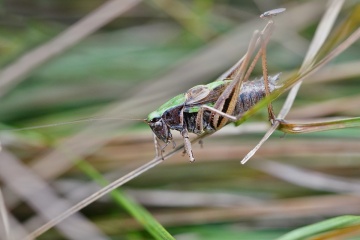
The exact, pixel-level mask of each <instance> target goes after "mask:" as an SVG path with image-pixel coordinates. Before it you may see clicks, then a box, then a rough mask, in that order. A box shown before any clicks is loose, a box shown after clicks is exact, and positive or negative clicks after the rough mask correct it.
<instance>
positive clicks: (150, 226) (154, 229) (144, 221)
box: [77, 161, 175, 240]
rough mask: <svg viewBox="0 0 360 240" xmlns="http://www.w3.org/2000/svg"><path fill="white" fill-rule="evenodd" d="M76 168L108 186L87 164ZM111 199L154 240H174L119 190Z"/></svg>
mask: <svg viewBox="0 0 360 240" xmlns="http://www.w3.org/2000/svg"><path fill="white" fill-rule="evenodd" d="M77 167H78V168H79V169H80V170H82V171H83V172H84V173H85V174H87V175H88V176H89V177H90V178H91V179H93V180H94V181H96V182H97V183H98V184H100V185H101V186H106V185H108V184H109V183H108V181H106V180H105V179H104V178H103V176H102V175H101V174H100V173H99V172H98V171H97V170H96V169H95V168H93V167H92V166H91V165H90V164H89V163H87V162H85V161H78V162H77ZM111 197H112V198H113V199H114V200H115V202H116V203H117V204H119V205H120V206H121V207H123V208H124V209H126V210H127V211H128V212H129V213H130V214H131V215H132V216H133V217H134V218H135V219H136V220H137V221H138V222H139V223H140V224H141V225H142V226H143V227H144V228H145V229H146V230H147V231H148V232H149V233H150V234H151V235H152V236H153V237H154V239H159V240H160V239H161V240H164V239H175V238H174V237H173V236H171V234H170V233H169V232H168V231H166V229H165V228H164V227H163V226H162V225H161V224H160V223H159V222H158V221H157V220H156V219H155V218H154V217H153V216H152V215H151V214H150V213H149V212H148V211H147V210H146V209H145V208H143V207H142V206H140V205H139V204H137V203H136V202H135V201H134V200H133V199H131V198H130V197H128V196H127V195H126V194H125V193H124V192H122V191H121V190H120V189H116V190H114V191H112V192H111Z"/></svg>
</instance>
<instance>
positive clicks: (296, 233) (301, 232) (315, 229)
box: [277, 216, 360, 240]
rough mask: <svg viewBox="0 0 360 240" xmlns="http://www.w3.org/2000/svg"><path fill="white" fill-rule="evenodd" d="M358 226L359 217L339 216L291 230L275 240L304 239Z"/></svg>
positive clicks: (359, 222)
mask: <svg viewBox="0 0 360 240" xmlns="http://www.w3.org/2000/svg"><path fill="white" fill-rule="evenodd" d="M356 224H360V216H340V217H335V218H331V219H328V220H325V221H322V222H318V223H315V224H311V225H308V226H305V227H301V228H298V229H296V230H293V231H291V232H289V233H287V234H285V235H283V236H281V237H280V238H278V239H277V240H297V239H306V238H308V237H311V236H314V235H316V234H319V233H324V232H327V231H331V230H336V229H340V228H345V227H350V226H352V225H356Z"/></svg>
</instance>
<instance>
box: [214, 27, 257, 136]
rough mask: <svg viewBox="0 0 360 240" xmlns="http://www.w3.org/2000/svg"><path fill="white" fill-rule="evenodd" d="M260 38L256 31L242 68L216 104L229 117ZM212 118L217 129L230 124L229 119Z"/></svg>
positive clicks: (217, 115)
mask: <svg viewBox="0 0 360 240" xmlns="http://www.w3.org/2000/svg"><path fill="white" fill-rule="evenodd" d="M258 38H259V31H255V32H254V34H253V37H252V39H251V41H250V44H249V46H248V49H247V51H246V53H245V58H244V61H243V62H242V64H241V66H240V68H239V69H237V70H236V72H235V77H234V79H233V81H232V82H231V83H230V85H229V86H227V87H226V89H225V90H224V91H223V93H222V94H221V95H220V97H219V98H218V99H217V101H216V102H215V104H214V108H215V109H217V110H220V111H221V112H223V113H226V114H229V115H231V114H233V112H234V109H235V106H236V102H237V99H238V96H239V93H240V90H241V86H242V82H243V80H244V76H245V70H246V68H247V66H248V64H249V62H250V58H251V55H252V54H253V52H254V51H255V48H256V42H257V41H258ZM210 118H211V119H210V121H212V125H213V126H214V127H215V129H220V128H222V127H223V126H225V125H226V123H227V122H228V119H227V118H223V117H221V116H220V115H219V114H215V113H212V114H211V116H210Z"/></svg>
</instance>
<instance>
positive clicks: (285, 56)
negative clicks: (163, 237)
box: [0, 0, 360, 240]
mask: <svg viewBox="0 0 360 240" xmlns="http://www.w3.org/2000/svg"><path fill="white" fill-rule="evenodd" d="M103 3H104V1H99V0H78V1H60V0H56V1H55V0H53V1H43V0H34V1H24V0H5V1H3V2H2V3H1V4H0V24H1V27H0V52H1V54H0V65H1V67H2V68H6V67H7V66H10V65H11V64H14V63H15V62H16V61H18V60H19V59H20V58H21V56H23V55H24V54H26V53H28V52H30V51H32V50H33V49H35V48H36V47H39V46H42V45H43V44H45V43H47V42H48V41H50V40H52V39H54V38H56V37H57V36H58V35H59V34H60V33H62V32H63V31H64V30H65V29H67V28H68V27H70V26H72V25H73V24H75V23H76V22H77V21H79V20H80V19H82V18H83V17H84V16H86V15H87V14H88V13H89V12H91V11H94V10H95V9H96V8H98V7H99V6H101V4H103ZM359 5H360V4H359V2H358V1H350V0H349V1H345V4H344V6H343V8H342V10H341V12H340V14H339V17H338V19H337V21H336V23H335V26H341V24H344V21H346V19H347V17H348V16H349V15H350V13H352V12H353V11H359V8H360V7H359ZM279 7H286V8H287V11H286V12H285V13H284V14H283V15H279V16H278V17H276V18H275V19H274V20H275V23H276V30H275V33H274V35H273V37H272V39H271V42H270V45H269V48H268V61H269V62H268V70H269V73H270V74H275V73H278V72H283V74H284V75H286V74H287V73H289V72H290V71H294V70H297V69H299V68H300V65H301V63H302V60H303V58H304V56H305V54H306V51H307V48H308V45H309V43H310V41H311V39H312V38H313V36H314V32H315V30H316V27H317V25H318V23H319V21H320V19H321V17H322V15H323V13H324V12H325V10H326V4H325V1H295V0H283V1H256V0H255V1H209V0H208V1H205V0H194V1H177V0H152V1H142V2H140V3H139V4H136V5H135V6H134V7H133V8H131V9H130V10H129V11H126V12H125V13H124V14H122V15H121V16H119V17H118V18H116V19H115V20H113V21H111V22H110V23H109V24H106V25H105V26H104V27H102V28H101V29H100V30H98V31H96V33H94V34H92V35H90V36H88V37H87V38H85V39H84V40H82V41H81V42H80V43H79V44H77V45H75V46H74V47H71V48H70V49H69V50H67V51H65V52H63V53H62V54H60V55H59V56H56V57H54V58H52V59H51V60H50V61H47V62H46V64H43V65H42V66H41V67H39V68H36V69H34V70H33V71H32V72H31V74H29V75H28V76H26V77H25V78H24V79H23V80H22V81H21V82H20V83H19V84H17V85H16V86H14V87H13V88H11V89H10V90H9V91H7V92H6V93H5V94H4V95H3V96H1V97H2V99H1V105H0V122H1V125H0V130H2V131H1V132H0V139H1V143H2V144H3V148H4V149H5V150H6V151H8V152H10V153H11V154H12V155H14V156H16V157H17V158H18V159H19V160H21V163H22V164H23V166H24V167H25V168H26V169H28V170H29V171H31V172H33V173H35V174H36V176H39V177H41V178H42V179H44V180H45V182H46V183H48V184H49V186H51V188H52V189H53V191H54V192H55V193H56V194H57V195H59V196H61V197H64V198H68V199H69V201H70V202H72V203H73V204H75V203H77V202H78V201H80V200H82V199H83V198H85V197H87V196H89V195H91V194H92V193H93V192H95V191H96V190H98V189H99V188H100V187H99V186H97V185H96V184H95V183H94V182H93V179H89V178H88V177H87V174H86V173H85V172H84V171H83V170H81V169H78V167H77V166H76V165H74V163H73V162H75V161H76V160H77V159H84V160H86V161H87V162H88V163H90V164H91V165H92V166H93V167H94V168H96V169H97V171H99V172H100V173H101V174H102V175H103V177H104V178H105V179H107V180H108V181H112V180H114V179H117V178H118V177H121V176H123V175H124V174H126V173H128V172H130V171H131V170H132V169H135V168H136V167H138V166H141V165H142V164H144V163H146V162H147V161H149V160H151V159H152V158H153V156H154V148H153V139H152V133H151V130H150V129H149V128H148V127H147V126H146V125H145V124H143V123H142V122H141V123H140V122H139V121H127V120H112V121H111V120H104V121H96V123H93V122H90V123H76V124H68V125H60V126H54V127H45V128H40V129H32V130H23V131H7V130H11V129H19V128H26V127H34V126H41V125H47V124H53V123H62V122H69V121H74V120H77V119H84V118H91V117H113V118H129V119H132V118H140V119H143V118H146V116H147V114H148V113H149V112H151V111H153V110H154V109H156V108H157V107H158V106H159V105H160V104H161V103H163V102H165V101H166V100H167V99H169V98H171V97H172V96H174V95H176V94H178V93H181V92H184V91H186V90H187V89H188V88H190V87H192V86H194V85H197V84H203V83H208V82H211V81H214V80H215V79H216V78H217V77H218V76H219V75H220V74H221V73H223V72H224V71H226V70H227V69H228V68H229V67H231V66H232V65H233V64H234V63H235V62H236V61H237V60H238V59H240V58H241V57H242V55H243V53H244V51H245V48H246V47H247V44H248V41H249V39H250V37H251V34H252V33H253V31H254V30H255V29H261V28H262V27H263V26H264V25H265V22H264V21H263V20H261V19H259V18H258V16H259V15H260V14H261V13H262V12H264V11H267V10H269V9H274V8H279ZM359 16H360V15H359V14H358V15H357V17H358V18H359ZM349 21H353V23H352V24H359V22H360V21H359V19H350V20H349ZM349 24H350V23H349ZM342 26H344V25H342ZM355 26H356V25H355ZM359 56H360V44H359V42H357V43H355V44H354V45H353V46H352V47H351V48H350V49H348V50H346V51H345V52H344V53H342V54H341V55H340V56H339V57H337V58H336V59H335V60H334V61H332V62H331V63H330V64H329V65H328V66H326V67H325V68H324V69H323V70H320V71H319V72H318V73H317V74H315V75H314V76H313V77H311V79H306V80H305V82H304V85H303V86H302V88H301V89H300V92H299V94H298V97H297V99H296V100H295V104H294V107H293V109H292V111H290V114H289V116H288V117H287V118H288V119H308V120H311V119H313V118H325V117H344V116H348V117H358V116H360V110H359V101H360V95H359V89H360V85H359V84H360V80H359V76H360V71H359V69H360V61H359ZM259 76H261V67H260V66H257V67H256V69H255V71H254V74H253V77H254V78H255V77H259ZM0 80H1V75H0ZM284 99H285V96H282V97H280V98H279V99H277V100H276V101H275V102H274V107H275V112H278V110H279V109H280V108H281V106H282V104H283V101H284ZM114 109H115V110H114ZM116 124H119V125H116ZM268 125H269V124H268V122H267V112H266V109H264V110H263V111H261V112H260V113H258V114H257V115H256V116H254V117H252V118H251V119H250V121H247V122H246V124H244V128H242V127H239V128H235V127H233V126H230V125H229V126H227V127H225V128H224V129H223V130H221V131H220V132H219V133H216V134H214V136H211V137H209V138H206V139H205V143H204V147H203V148H201V147H199V146H198V144H194V155H195V157H196V162H195V164H189V162H188V159H187V157H186V156H182V155H181V153H180V154H176V155H175V156H174V157H172V158H171V159H169V160H167V161H165V162H164V163H163V164H161V165H159V166H157V167H156V168H154V169H151V170H150V171H148V172H146V173H144V174H142V175H140V176H138V177H137V178H136V179H134V180H133V181H131V182H129V183H127V184H126V185H125V186H124V187H123V190H124V193H125V195H128V196H129V197H130V198H133V199H135V200H136V202H138V203H139V204H140V205H141V206H143V207H144V208H146V209H147V210H148V211H149V212H150V213H151V214H152V215H153V216H154V218H155V219H157V220H158V221H159V222H160V223H161V225H162V226H163V227H164V228H165V229H166V230H167V231H168V232H169V233H170V234H172V235H173V236H174V237H175V238H176V239H180V240H181V239H276V238H277V237H280V236H282V235H283V234H285V233H287V232H289V231H291V230H293V229H295V228H298V227H301V226H305V225H308V224H312V223H315V222H318V221H321V220H324V219H328V218H332V217H337V216H342V215H348V214H350V215H358V214H360V209H359V207H358V206H359V204H360V198H359V197H358V194H359V192H360V188H359V187H356V186H360V185H359V181H360V179H359V176H360V150H359V140H360V137H359V136H360V129H358V128H352V129H341V130H335V131H328V132H322V133H313V134H305V135H286V136H284V134H282V133H277V134H275V135H274V136H272V137H271V138H270V140H269V141H268V142H267V143H266V144H265V145H264V146H263V147H262V148H261V149H260V150H259V152H258V153H257V154H256V155H255V157H254V158H253V159H252V160H250V162H249V163H248V164H246V165H240V164H239V161H240V160H241V159H242V158H243V157H244V156H245V155H246V153H247V152H248V151H249V150H251V148H252V147H254V146H255V145H256V144H257V142H258V141H259V140H260V138H261V136H262V135H263V134H264V132H265V131H266V126H268ZM241 129H243V130H244V131H246V132H245V133H240V130H241ZM86 131H93V132H90V133H89V134H88V135H84V134H85V132H86ZM174 135H175V140H176V142H177V143H178V144H180V143H181V138H180V136H179V135H178V134H177V133H174ZM94 141H98V142H94ZM170 149H171V148H170V147H168V148H167V149H166V151H170ZM66 159H69V160H66ZM9 167H10V166H9ZM9 169H10V168H9ZM9 171H10V170H9ZM12 177H13V181H14V182H16V181H15V180H16V179H21V176H20V175H18V174H16V172H14V174H13V176H12ZM9 181H10V182H11V179H9V178H5V177H4V176H2V175H1V171H0V183H1V185H0V187H1V189H2V190H3V194H4V199H5V205H6V206H8V210H9V212H10V213H11V215H12V216H13V217H14V218H16V219H17V221H18V222H19V223H20V225H22V226H24V227H25V228H28V229H30V230H28V231H31V230H34V229H35V228H37V227H39V226H40V225H42V224H41V223H44V222H43V221H40V222H37V225H36V226H34V224H33V225H31V220H33V219H34V218H36V210H34V209H33V208H32V205H31V204H30V203H29V201H27V200H26V199H25V198H22V196H21V194H19V193H18V192H16V190H14V189H13V188H12V187H11V184H10V185H9ZM24 187H29V188H30V187H31V185H30V184H29V186H26V184H25V185H24ZM34 195H35V194H34ZM81 213H82V214H83V215H84V216H86V217H87V218H88V219H87V220H88V221H90V222H91V223H93V224H94V225H95V226H96V227H98V228H99V229H100V231H102V232H103V234H104V235H105V236H108V237H109V238H110V239H153V238H154V235H150V233H148V232H147V231H146V230H144V229H145V228H144V226H143V225H141V224H139V223H137V222H136V221H135V220H134V218H133V217H132V216H130V215H129V213H127V211H126V210H124V209H122V208H119V206H118V205H117V204H116V203H115V201H114V200H113V199H111V198H108V197H104V198H101V199H100V200H99V201H97V202H95V203H93V204H91V205H90V206H88V207H86V208H85V209H83V210H82V211H81ZM45 222H46V221H45ZM65 222H66V220H65ZM358 236H359V235H358ZM350 237H353V238H350ZM350 237H349V236H346V237H344V238H342V239H359V238H356V236H355V237H354V236H350ZM39 239H67V238H66V236H64V234H63V233H62V232H61V230H59V229H58V228H52V229H51V230H50V231H48V232H46V233H45V234H44V235H42V236H41V237H40V238H39ZM313 239H322V238H313ZM339 239H340V238H339Z"/></svg>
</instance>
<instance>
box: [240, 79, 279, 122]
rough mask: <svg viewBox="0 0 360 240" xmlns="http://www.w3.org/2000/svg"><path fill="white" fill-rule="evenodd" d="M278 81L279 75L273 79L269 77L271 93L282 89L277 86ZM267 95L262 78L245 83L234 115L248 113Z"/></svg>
mask: <svg viewBox="0 0 360 240" xmlns="http://www.w3.org/2000/svg"><path fill="white" fill-rule="evenodd" d="M278 79H279V74H277V75H275V76H273V77H272V76H269V87H270V92H272V91H274V90H275V89H278V88H280V87H281V85H278V84H276V82H277V80H278ZM265 95H266V94H265V86H264V80H263V79H262V78H261V79H259V80H253V81H248V82H245V83H243V85H242V88H241V92H240V95H239V98H238V101H237V103H236V107H235V110H234V114H233V115H239V114H241V113H244V112H246V111H247V110H249V109H250V108H251V107H252V106H254V105H255V104H256V103H257V102H259V101H260V100H261V99H263V98H264V97H265Z"/></svg>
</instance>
